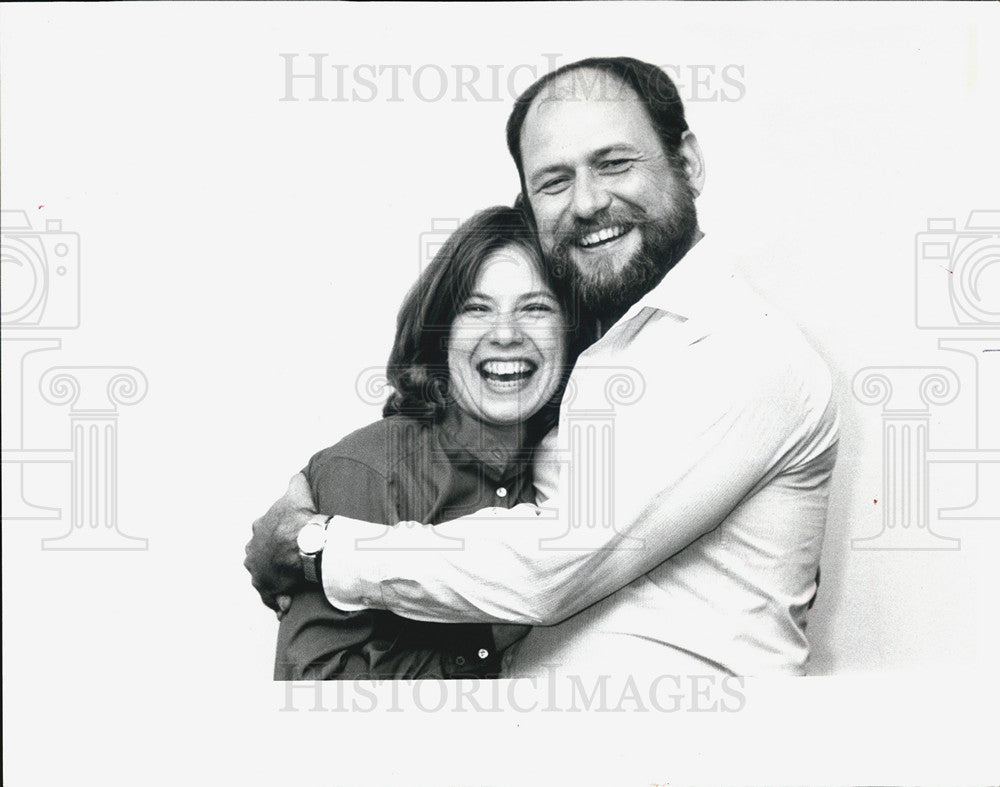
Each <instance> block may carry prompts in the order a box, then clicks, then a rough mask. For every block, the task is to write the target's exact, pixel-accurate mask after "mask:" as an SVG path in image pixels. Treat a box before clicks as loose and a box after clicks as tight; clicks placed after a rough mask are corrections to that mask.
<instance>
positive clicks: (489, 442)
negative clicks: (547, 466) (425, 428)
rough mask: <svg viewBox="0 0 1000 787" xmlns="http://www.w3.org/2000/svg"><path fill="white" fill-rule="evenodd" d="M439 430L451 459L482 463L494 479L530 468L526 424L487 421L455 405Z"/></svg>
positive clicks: (447, 413)
mask: <svg viewBox="0 0 1000 787" xmlns="http://www.w3.org/2000/svg"><path fill="white" fill-rule="evenodd" d="M438 432H439V434H440V438H439V439H440V444H441V448H442V450H443V451H444V452H445V454H446V456H447V457H448V459H449V461H452V462H465V463H468V462H474V463H478V464H481V465H483V467H484V468H485V469H486V470H487V471H488V473H489V474H490V475H491V476H493V477H495V478H501V477H504V476H506V475H509V474H510V473H511V472H515V471H518V470H519V469H522V468H525V467H530V460H529V459H528V458H527V454H526V453H525V452H524V450H523V445H524V440H525V428H524V424H519V425H517V426H516V427H509V426H496V425H493V424H488V423H485V422H483V421H480V420H478V419H477V418H474V417H473V416H471V415H468V414H467V413H465V412H463V411H462V409H461V408H459V407H456V406H454V405H452V406H450V407H448V409H447V410H446V412H445V415H444V418H443V420H442V421H441V424H440V429H439V430H438Z"/></svg>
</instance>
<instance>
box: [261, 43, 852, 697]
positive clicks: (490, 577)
mask: <svg viewBox="0 0 1000 787" xmlns="http://www.w3.org/2000/svg"><path fill="white" fill-rule="evenodd" d="M507 142H508V147H509V149H510V152H511V155H512V156H513V158H514V162H515V164H516V165H517V168H518V173H519V175H520V180H521V187H522V197H521V198H522V199H523V203H524V205H525V207H526V208H527V209H528V210H529V212H530V215H531V217H532V219H533V221H534V223H535V226H536V228H537V232H538V238H539V242H540V244H541V247H542V249H543V251H544V252H545V254H546V257H547V263H548V264H550V265H552V266H554V267H555V270H556V272H557V273H561V274H562V275H566V276H570V277H572V278H573V279H574V281H575V284H576V286H577V288H578V290H579V292H580V297H581V298H582V300H583V302H584V305H585V306H586V307H587V308H588V309H589V311H590V312H591V313H592V314H593V315H594V316H595V317H596V318H597V319H598V321H599V323H600V326H601V331H600V333H601V334H602V335H601V338H600V339H598V341H596V342H595V343H594V344H593V345H592V346H591V347H590V348H589V349H588V350H587V351H586V352H584V353H583V355H581V357H580V359H579V360H578V362H577V365H576V368H575V369H574V371H573V373H572V375H571V377H570V380H569V384H568V391H569V394H568V395H567V396H566V398H565V400H564V402H563V406H562V410H561V413H560V425H559V429H558V438H555V437H553V439H552V440H550V441H549V447H550V448H551V449H552V450H551V451H550V452H549V453H548V459H549V460H550V461H545V459H546V457H545V456H540V457H539V459H538V460H537V462H536V484H537V485H538V486H539V487H540V488H545V489H547V490H548V492H549V494H550V495H551V496H550V498H549V499H548V500H547V501H546V502H545V504H544V509H536V508H534V507H531V506H524V505H522V506H517V507H515V508H513V509H509V511H508V510H504V511H503V512H502V513H501V512H499V511H496V512H491V513H487V514H486V515H485V516H476V517H470V518H464V519H458V520H454V521H452V522H448V523H444V524H441V525H438V526H437V527H436V528H434V533H433V536H432V535H430V534H429V533H420V532H417V531H420V530H422V528H420V527H414V526H412V523H402V524H401V525H398V526H395V527H390V528H386V527H384V526H382V525H372V524H369V523H365V522H359V521H355V520H350V519H345V518H343V517H334V518H333V520H332V521H331V522H330V524H329V526H328V528H327V530H326V541H325V546H324V548H323V562H322V584H323V587H324V589H325V591H326V595H327V598H328V599H329V601H330V602H331V603H332V604H333V605H334V606H335V607H337V608H339V609H342V610H345V611H353V610H358V609H364V608H379V609H388V610H391V611H393V612H395V613H396V614H398V615H402V616H406V617H410V618H415V619H419V620H429V621H437V622H493V623H522V624H528V625H531V626H533V628H532V629H531V630H530V632H529V633H528V634H527V636H526V637H524V639H522V640H521V641H520V642H518V643H516V644H515V645H513V646H512V647H510V648H508V649H507V651H506V653H505V656H504V660H503V664H504V674H505V676H511V677H517V676H526V675H535V674H539V673H541V672H546V671H551V670H552V669H553V668H556V669H560V670H563V671H565V672H566V673H568V674H584V673H587V674H616V673H620V672H623V671H628V672H629V673H632V674H636V673H648V674H659V675H662V674H671V675H684V674H689V675H690V674H697V675H705V674H719V675H764V674H803V673H804V672H805V670H806V665H807V661H808V656H809V644H808V640H807V639H806V636H805V628H806V612H807V609H808V607H809V606H810V604H811V601H812V599H813V597H814V594H815V591H816V586H817V569H818V566H819V558H820V550H821V547H822V541H823V534H824V529H825V521H826V511H827V499H828V492H829V485H830V478H831V473H832V470H833V467H834V462H835V459H836V450H837V428H838V427H837V416H836V410H835V407H834V404H833V401H832V385H831V380H830V375H829V372H828V370H827V367H826V365H825V364H824V362H823V361H822V360H821V359H820V358H819V356H818V355H817V354H816V353H815V352H814V351H813V350H812V349H811V348H810V347H809V346H808V345H807V343H806V342H805V340H804V339H803V337H802V336H801V334H800V333H799V331H798V330H797V328H795V326H793V325H792V324H791V323H789V322H787V321H786V320H785V319H783V318H782V317H780V316H779V315H778V314H776V313H775V311H774V310H773V309H772V308H771V307H769V306H768V305H767V304H766V303H765V302H764V301H762V300H761V299H760V298H759V297H757V296H756V295H755V294H754V293H753V292H752V291H751V290H750V289H749V288H748V287H747V286H746V285H745V284H744V283H743V282H742V281H741V280H740V279H739V278H738V277H737V276H736V275H735V274H734V273H733V272H732V270H731V269H730V268H729V267H728V266H729V265H730V264H732V263H734V262H736V261H737V259H736V258H737V257H738V254H739V252H738V250H734V245H733V244H727V243H726V242H725V240H724V239H722V238H720V239H719V240H716V239H715V238H714V237H712V236H709V235H706V234H705V233H704V232H702V230H701V229H700V228H699V226H698V221H697V213H696V211H695V199H696V198H697V197H698V196H699V195H700V193H701V191H702V188H703V185H704V180H705V169H704V161H703V158H702V154H701V150H700V149H699V146H698V143H697V140H696V139H695V137H694V135H693V134H692V133H691V131H690V130H689V129H688V126H687V122H686V120H685V117H684V108H683V105H682V103H681V101H680V98H679V96H678V94H677V90H676V88H675V86H674V85H673V83H672V82H671V80H670V79H669V77H668V76H667V75H666V74H665V73H664V72H663V71H662V70H660V69H659V68H657V67H656V66H653V65H650V64H647V63H642V62H640V61H637V60H634V59H631V58H591V59H588V60H583V61H579V62H576V63H572V64H569V65H566V66H564V67H562V68H560V69H558V70H557V71H554V72H552V73H550V74H548V75H546V76H545V77H543V78H542V79H540V80H538V82H536V83H535V84H534V85H532V86H531V87H530V88H529V89H528V90H527V91H526V92H525V93H524V95H522V96H521V97H520V98H519V99H518V100H517V102H516V104H515V107H514V110H513V112H512V113H511V116H510V119H509V121H508V125H507ZM622 374H625V376H630V378H631V384H632V385H633V393H634V394H635V395H634V396H633V397H632V399H633V401H630V402H628V403H619V406H617V407H615V406H614V404H615V393H614V386H613V382H614V380H613V378H614V376H615V375H618V376H621V375H622ZM595 412H612V414H613V419H611V420H613V428H612V427H611V426H610V425H609V424H610V421H608V420H605V421H603V422H602V423H603V424H604V426H603V427H601V428H599V429H597V430H594V429H593V422H592V421H591V426H590V427H589V428H590V429H591V438H590V441H589V442H588V441H587V439H586V437H585V434H584V433H585V432H586V428H584V429H582V430H581V428H580V420H579V418H578V417H577V416H578V415H579V414H581V413H583V414H587V413H590V414H593V413H595ZM584 420H586V419H584ZM602 429H603V432H602V431H601V430H602ZM612 432H613V438H608V439H607V440H605V442H604V443H603V444H602V442H601V437H600V434H604V435H605V436H606V437H607V435H610V434H611V433H612ZM594 434H597V435H598V436H597V437H594V436H593V435H594ZM610 439H613V446H611V447H610V448H609V442H608V440H610ZM602 446H603V449H604V450H602V451H601V456H600V457H596V456H595V455H594V452H595V451H598V449H600V448H602ZM598 460H599V461H598ZM601 463H603V464H601ZM553 468H555V470H553ZM595 468H596V470H595ZM556 479H557V480H556ZM588 499H589V500H590V505H588V504H587V501H588ZM594 501H596V503H595V502H594ZM311 508H312V503H311V500H310V498H309V495H308V491H307V490H306V489H305V487H304V484H303V483H302V481H301V479H299V478H297V477H296V478H293V479H292V484H291V486H290V488H289V492H288V493H287V494H286V496H285V497H284V498H282V500H280V501H278V503H276V504H275V506H273V507H272V509H271V510H270V511H269V512H268V514H267V515H265V517H263V518H262V519H260V520H258V521H257V522H256V523H255V524H254V537H253V540H252V541H251V542H250V544H249V545H248V547H247V559H246V563H245V565H246V566H247V568H248V570H249V571H250V573H251V575H252V577H253V580H254V586H255V587H256V588H257V589H258V591H259V592H260V593H261V596H262V598H263V599H264V601H265V603H267V604H268V605H269V606H272V607H275V608H277V606H278V601H277V599H278V596H279V595H280V594H282V593H284V592H287V591H288V590H289V589H290V588H292V587H294V586H295V585H296V584H297V583H301V581H302V579H301V569H300V568H299V553H298V550H297V548H296V546H295V538H296V535H297V533H298V532H299V531H300V530H301V529H302V527H303V526H304V525H305V523H306V522H307V521H308V519H309V515H310V513H312V511H311ZM511 514H514V515H516V516H518V517H519V518H516V519H511V518H510V515H511ZM421 539H422V540H421ZM427 539H432V540H434V539H437V543H438V544H440V545H441V546H442V547H443V548H441V549H427V548H426V546H427V543H428V541H427ZM455 545H458V546H460V547H461V548H458V549H456V548H454V546H455ZM366 547H367V548H366ZM372 547H374V548H372ZM447 547H451V548H447Z"/></svg>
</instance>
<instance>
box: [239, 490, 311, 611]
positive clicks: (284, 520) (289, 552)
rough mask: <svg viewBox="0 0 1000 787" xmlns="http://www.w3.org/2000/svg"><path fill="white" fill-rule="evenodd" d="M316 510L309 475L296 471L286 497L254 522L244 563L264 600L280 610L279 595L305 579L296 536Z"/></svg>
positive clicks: (295, 586) (286, 592)
mask: <svg viewBox="0 0 1000 787" xmlns="http://www.w3.org/2000/svg"><path fill="white" fill-rule="evenodd" d="M316 513H318V512H317V511H316V510H315V503H313V499H312V493H311V492H310V491H309V484H308V482H307V481H306V477H305V476H304V475H302V473H296V474H295V475H294V476H292V480H291V481H290V482H289V484H288V491H287V492H285V495H284V497H282V498H281V499H280V500H278V501H277V502H276V503H275V504H274V505H273V506H271V508H270V509H269V510H268V512H267V513H266V514H264V516H262V517H261V518H260V519H258V520H257V521H256V522H254V523H253V538H251V539H250V542H249V543H248V544H247V548H246V560H244V561H243V565H244V566H245V567H246V570H247V571H249V572H250V579H251V581H252V582H253V586H254V588H255V589H256V590H257V592H258V593H260V599H261V601H263V602H264V603H265V604H266V605H267V606H269V607H270V608H271V609H273V610H275V611H276V612H277V611H279V610H280V606H279V603H278V596H281V595H289V594H290V593H291V592H292V591H293V590H295V589H296V588H297V587H300V586H302V585H303V584H304V583H305V577H304V576H303V575H302V565H301V563H300V561H299V547H298V544H297V543H296V537H297V536H298V534H299V531H300V530H301V529H302V528H303V527H304V526H305V524H306V522H308V521H309V517H311V516H313V515H315V514H316Z"/></svg>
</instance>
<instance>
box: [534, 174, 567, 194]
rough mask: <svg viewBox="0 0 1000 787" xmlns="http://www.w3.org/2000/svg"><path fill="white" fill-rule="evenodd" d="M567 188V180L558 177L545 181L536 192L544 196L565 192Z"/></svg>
mask: <svg viewBox="0 0 1000 787" xmlns="http://www.w3.org/2000/svg"><path fill="white" fill-rule="evenodd" d="M568 186H569V178H567V177H558V178H552V179H551V180H547V181H545V182H544V183H543V184H542V185H541V186H540V187H539V189H538V190H539V191H541V192H544V193H545V194H558V193H559V192H561V191H565V190H566V188H567V187H568Z"/></svg>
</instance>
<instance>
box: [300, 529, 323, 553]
mask: <svg viewBox="0 0 1000 787" xmlns="http://www.w3.org/2000/svg"><path fill="white" fill-rule="evenodd" d="M297 540H298V544H299V551H300V552H304V553H305V554H307V555H314V554H316V553H317V552H319V551H320V550H322V549H323V546H324V544H326V528H325V527H323V525H319V524H316V523H315V522H310V523H309V524H307V525H306V526H305V527H304V528H302V529H301V530H300V531H299V536H298V539H297Z"/></svg>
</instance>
